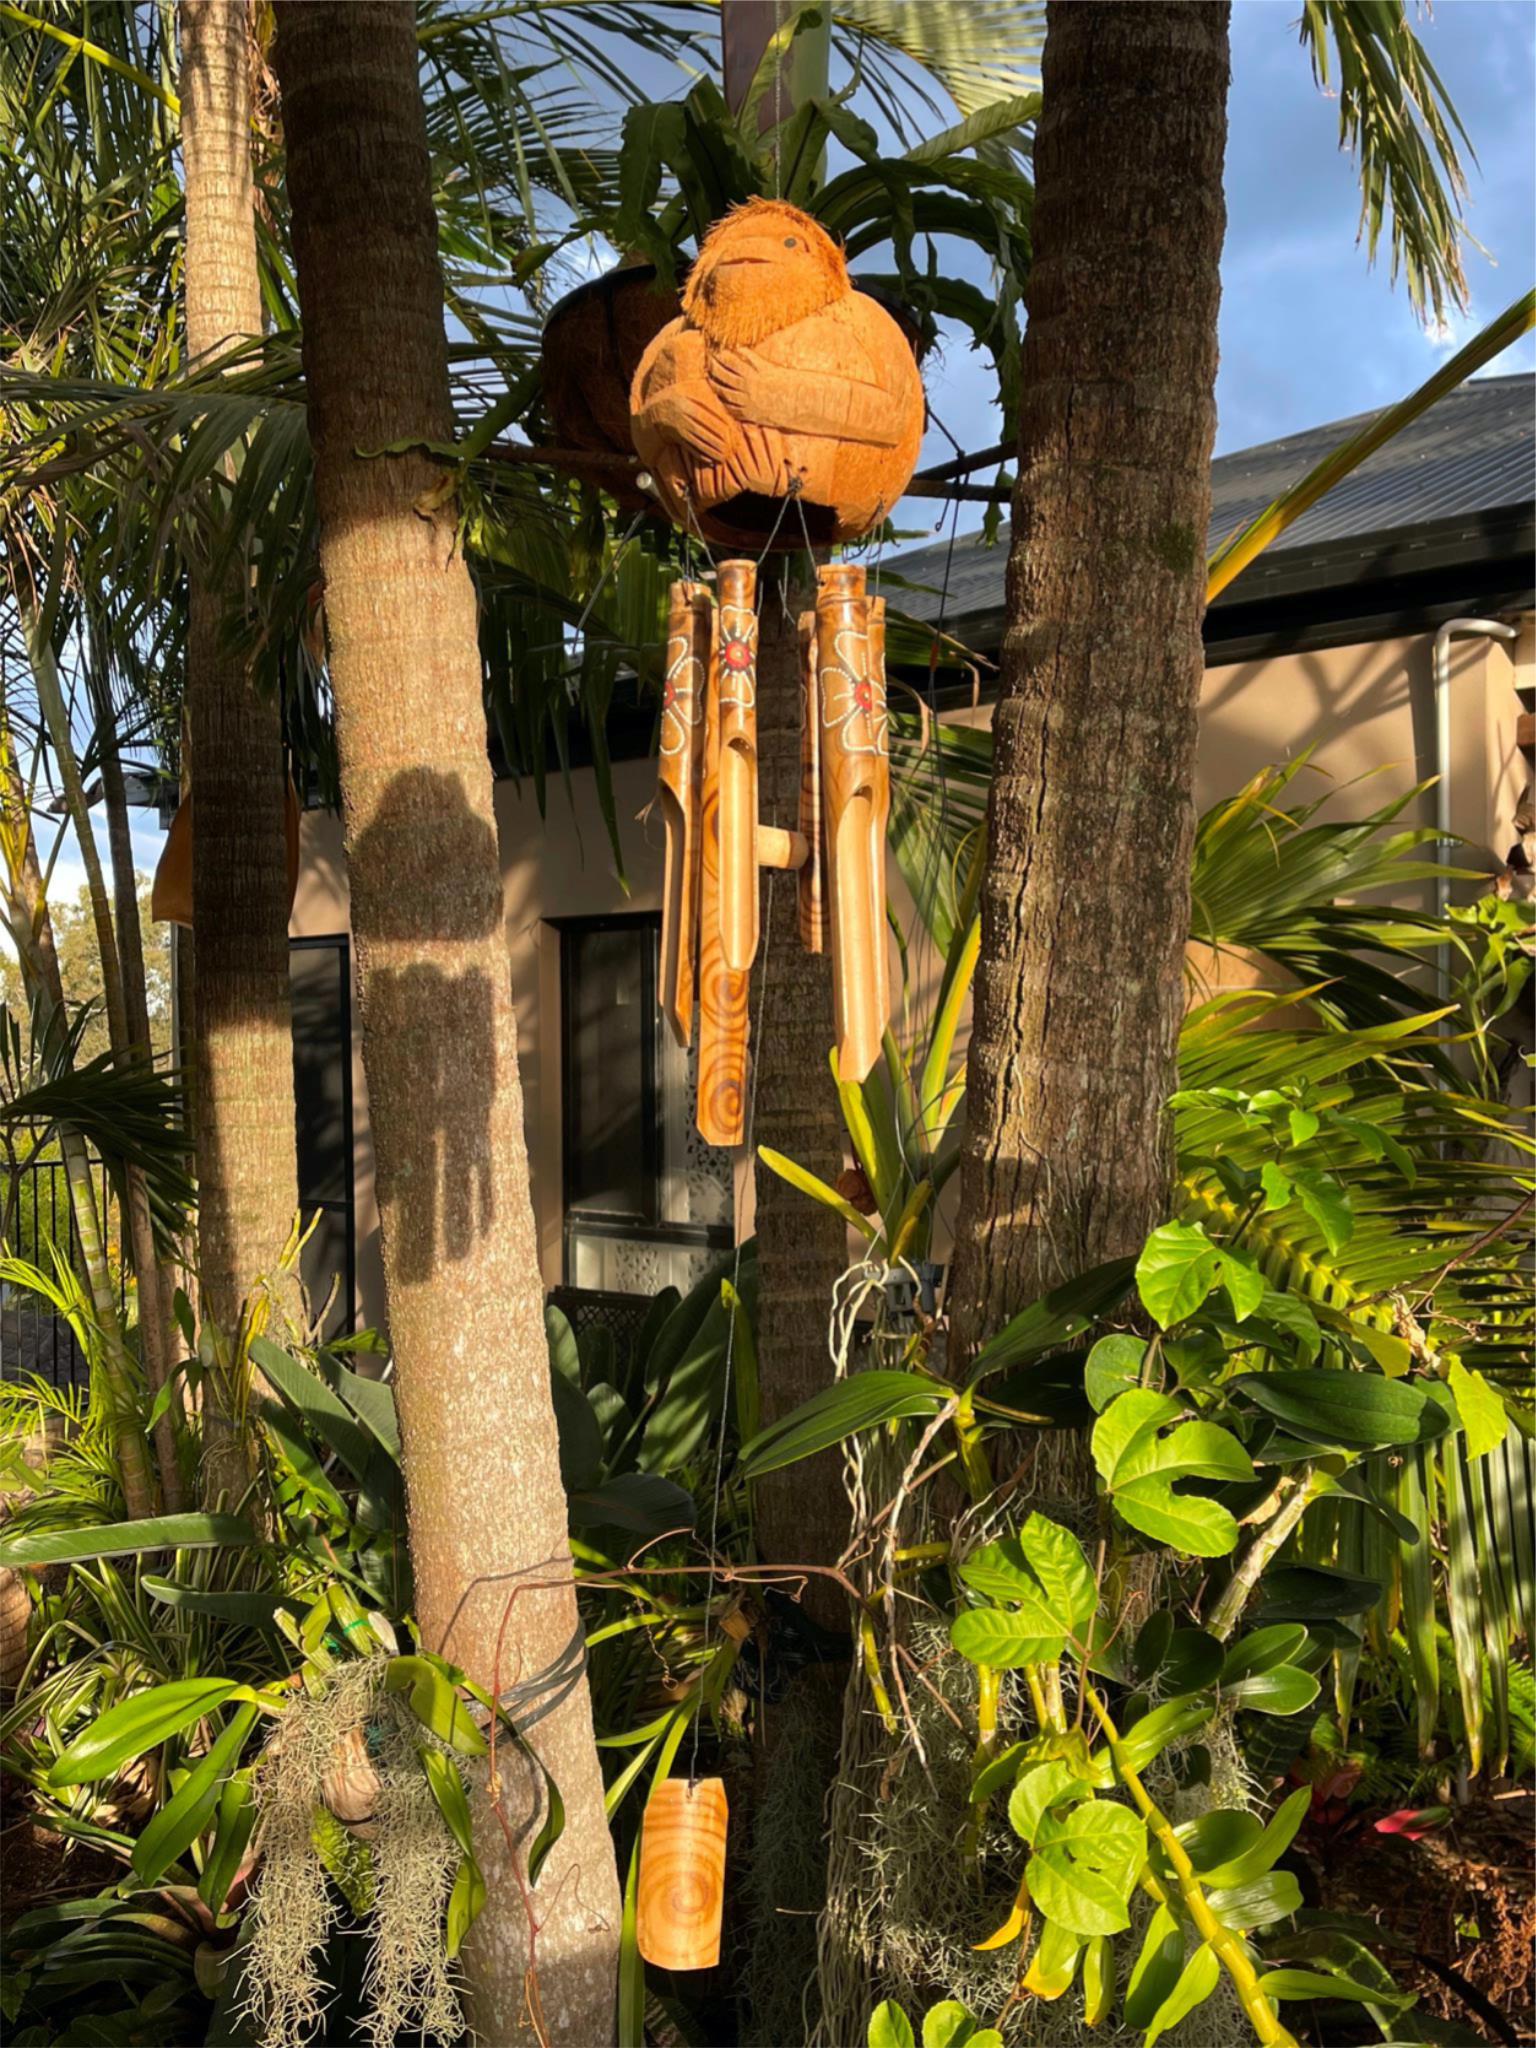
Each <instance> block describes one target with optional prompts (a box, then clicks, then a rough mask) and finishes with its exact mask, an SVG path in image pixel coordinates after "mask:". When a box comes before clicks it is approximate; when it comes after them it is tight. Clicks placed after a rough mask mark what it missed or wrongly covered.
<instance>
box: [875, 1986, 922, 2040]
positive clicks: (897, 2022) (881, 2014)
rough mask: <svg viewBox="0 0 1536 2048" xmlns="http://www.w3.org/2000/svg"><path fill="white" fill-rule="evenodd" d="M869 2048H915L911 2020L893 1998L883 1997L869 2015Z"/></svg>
mask: <svg viewBox="0 0 1536 2048" xmlns="http://www.w3.org/2000/svg"><path fill="white" fill-rule="evenodd" d="M866 2038H867V2040H868V2043H869V2048H916V2041H915V2038H914V2036H913V2033H912V2022H911V2021H910V2020H909V2019H908V2018H907V2016H906V2014H905V2013H904V2012H903V2011H902V2009H901V2007H900V2006H899V2005H898V2004H897V2003H896V2001H895V1999H894V1998H887V1999H884V2000H883V2001H882V2002H881V2003H880V2004H879V2005H877V2006H876V2007H875V2009H874V2012H873V2013H872V2014H871V2015H870V2021H869V2033H868V2035H867V2037H866Z"/></svg>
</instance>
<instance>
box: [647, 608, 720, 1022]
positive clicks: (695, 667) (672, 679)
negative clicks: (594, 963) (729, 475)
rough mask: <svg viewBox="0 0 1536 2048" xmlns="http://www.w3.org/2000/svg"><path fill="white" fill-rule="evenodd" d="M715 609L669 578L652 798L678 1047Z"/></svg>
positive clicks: (669, 1005)
mask: <svg viewBox="0 0 1536 2048" xmlns="http://www.w3.org/2000/svg"><path fill="white" fill-rule="evenodd" d="M713 617H714V606H713V604H712V602H711V600H710V595H709V592H708V591H707V590H706V589H705V588H704V586H703V585H702V584H700V583H674V584H673V585H672V589H671V593H670V603H669V605H668V609H667V668H666V675H665V678H664V680H663V683H662V696H661V766H660V771H659V776H658V787H657V796H658V799H659V801H660V807H661V822H662V828H663V830H664V832H665V833H666V865H665V869H664V875H663V881H662V892H661V1004H662V1009H663V1011H664V1012H665V1014H666V1018H667V1021H668V1023H669V1024H670V1025H671V1027H672V1035H673V1037H674V1038H675V1039H676V1040H677V1042H678V1044H679V1045H687V1043H688V1042H689V1040H690V1039H691V1038H692V1036H693V996H694V977H695V972H696V968H697V962H698V951H699V866H700V862H699V842H700V836H701V835H700V823H701V819H700V813H701V811H702V808H703V793H702V785H703V780H704V681H705V677H706V675H707V673H708V670H709V646H710V635H711V630H712V624H713Z"/></svg>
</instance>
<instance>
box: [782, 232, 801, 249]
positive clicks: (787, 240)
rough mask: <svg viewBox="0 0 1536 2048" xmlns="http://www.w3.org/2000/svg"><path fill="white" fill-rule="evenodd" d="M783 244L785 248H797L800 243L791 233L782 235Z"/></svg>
mask: <svg viewBox="0 0 1536 2048" xmlns="http://www.w3.org/2000/svg"><path fill="white" fill-rule="evenodd" d="M784 246H785V248H786V249H798V248H799V246H800V244H799V243H798V242H797V241H796V240H795V238H794V236H793V235H786V236H785V237H784Z"/></svg>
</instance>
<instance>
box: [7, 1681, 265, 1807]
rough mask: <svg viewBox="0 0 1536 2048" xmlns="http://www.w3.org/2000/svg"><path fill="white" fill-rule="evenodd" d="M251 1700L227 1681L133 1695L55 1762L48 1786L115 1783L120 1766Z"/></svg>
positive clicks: (174, 1685)
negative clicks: (227, 1706)
mask: <svg viewBox="0 0 1536 2048" xmlns="http://www.w3.org/2000/svg"><path fill="white" fill-rule="evenodd" d="M254 1697H255V1695H254V1694H253V1693H252V1692H251V1689H250V1687H249V1686H245V1685H240V1684H239V1683H237V1681H236V1680H234V1679H233V1678H177V1679H174V1680H172V1682H171V1683H170V1684H169V1685H156V1686H152V1687H151V1688H150V1690H149V1691H148V1692H141V1693H135V1694H134V1696H133V1697H132V1698H131V1699H126V1700H122V1701H120V1702H119V1704H118V1705H117V1706H115V1707H108V1709H107V1710H106V1712H105V1713H104V1714H100V1715H98V1716H97V1718H96V1719H95V1720H94V1721H92V1723H91V1724H90V1726H89V1727H88V1728H87V1729H86V1731H85V1733H84V1734H83V1735H81V1736H79V1737H77V1739H76V1740H75V1741H74V1742H72V1743H71V1744H70V1745H69V1747H68V1749H66V1750H65V1751H64V1752H63V1754H62V1755H61V1756H60V1757H59V1758H58V1760H57V1761H56V1762H55V1764H54V1766H53V1768H52V1770H50V1771H49V1773H48V1783H49V1784H50V1785H51V1786H54V1787H55V1788H57V1787H60V1786H64V1785H92V1784H95V1783H96V1781H97V1780H98V1779H100V1778H112V1777H116V1775H117V1774H118V1772H119V1771H121V1769H122V1768H123V1765H124V1764H127V1763H131V1762H132V1761H133V1759H134V1758H135V1757H137V1756H143V1754H144V1752H145V1751H146V1750H149V1749H158V1748H159V1746H160V1744H161V1743H162V1742H166V1741H168V1740H169V1739H170V1737H171V1736H173V1735H179V1734H180V1733H181V1731H182V1729H183V1728H190V1727H191V1726H192V1725H193V1723H194V1722H196V1721H200V1720H201V1719H202V1718H203V1716H204V1715H205V1714H211V1713H212V1712H213V1710H214V1708H215V1707H222V1706H223V1704H224V1702H225V1701H226V1700H231V1699H241V1700H251V1699H254Z"/></svg>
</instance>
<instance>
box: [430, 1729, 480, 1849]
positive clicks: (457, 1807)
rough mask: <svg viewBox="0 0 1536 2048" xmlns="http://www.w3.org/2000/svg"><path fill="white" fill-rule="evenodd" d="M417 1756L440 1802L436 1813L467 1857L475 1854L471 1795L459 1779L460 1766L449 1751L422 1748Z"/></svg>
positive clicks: (435, 1797)
mask: <svg viewBox="0 0 1536 2048" xmlns="http://www.w3.org/2000/svg"><path fill="white" fill-rule="evenodd" d="M418 1754H419V1755H420V1757H421V1767H422V1769H423V1770H424V1771H425V1772H426V1774H427V1783H428V1785H429V1786H430V1787H431V1789H432V1797H433V1798H434V1799H435V1800H436V1801H437V1810H438V1812H439V1813H440V1814H441V1815H442V1816H443V1819H444V1820H445V1821H447V1823H448V1826H449V1828H450V1830H451V1831H452V1834H453V1839H454V1840H455V1841H456V1842H457V1843H458V1845H459V1847H460V1848H461V1849H462V1850H463V1851H464V1854H465V1855H466V1856H473V1855H474V1853H475V1832H474V1828H473V1825H472V1824H471V1821H470V1817H469V1795H468V1794H467V1793H466V1792H465V1790H464V1780H463V1779H462V1778H461V1777H460V1776H459V1772H458V1766H457V1765H456V1764H455V1763H454V1761H453V1759H452V1757H450V1756H449V1755H448V1753H447V1751H446V1750H442V1749H428V1748H425V1747H423V1748H422V1749H421V1750H420V1751H419V1752H418Z"/></svg>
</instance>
